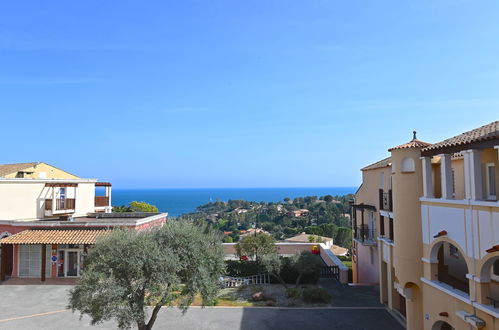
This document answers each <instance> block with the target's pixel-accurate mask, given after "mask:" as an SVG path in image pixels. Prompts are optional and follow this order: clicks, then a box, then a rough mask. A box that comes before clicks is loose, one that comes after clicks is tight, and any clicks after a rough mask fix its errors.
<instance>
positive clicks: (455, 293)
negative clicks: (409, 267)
mask: <svg viewBox="0 0 499 330" xmlns="http://www.w3.org/2000/svg"><path fill="white" fill-rule="evenodd" d="M421 282H423V283H425V284H428V285H429V286H432V287H434V288H435V289H438V290H440V291H442V292H444V293H447V294H448V295H450V296H452V297H454V298H456V299H459V300H461V301H462V302H465V303H467V304H470V305H471V300H470V296H469V295H468V294H466V293H464V292H463V291H460V290H457V289H454V288H453V287H451V286H450V285H447V284H445V283H442V282H439V281H431V280H429V279H427V278H425V277H421Z"/></svg>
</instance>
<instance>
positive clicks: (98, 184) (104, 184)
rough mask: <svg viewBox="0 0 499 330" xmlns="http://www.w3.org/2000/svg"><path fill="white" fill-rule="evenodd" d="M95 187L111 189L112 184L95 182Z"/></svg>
mask: <svg viewBox="0 0 499 330" xmlns="http://www.w3.org/2000/svg"><path fill="white" fill-rule="evenodd" d="M95 186H96V187H111V186H112V184H111V182H96V183H95Z"/></svg>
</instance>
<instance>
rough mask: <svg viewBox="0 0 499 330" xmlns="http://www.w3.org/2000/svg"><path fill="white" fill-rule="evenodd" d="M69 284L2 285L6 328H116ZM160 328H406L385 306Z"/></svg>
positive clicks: (212, 315) (222, 318)
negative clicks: (79, 306)
mask: <svg viewBox="0 0 499 330" xmlns="http://www.w3.org/2000/svg"><path fill="white" fill-rule="evenodd" d="M70 288H71V286H67V285H0V329H13V330H16V329H19V330H20V329H51V330H53V329H116V325H115V324H114V323H113V322H112V321H110V322H107V323H104V324H101V325H97V326H91V325H90V319H89V318H88V317H83V318H82V319H81V320H80V319H79V314H73V313H72V312H71V311H69V310H67V309H66V305H67V297H68V290H69V289H70ZM154 328H155V329H187V330H190V329H193V330H194V329H206V330H212V329H213V330H215V329H240V330H250V329H259V330H267V329H269V330H270V329H276V328H278V329H293V330H294V329H403V328H402V327H401V326H400V325H399V324H398V323H397V321H395V319H393V318H392V317H391V315H390V314H389V313H388V312H387V311H386V310H385V309H384V308H383V307H380V306H367V307H362V306H357V307H348V306H336V307H330V308H310V309H304V308H268V307H264V308H248V307H245V308H242V307H235V308H225V307H215V308H204V309H201V308H196V307H194V308H191V309H189V311H188V312H187V313H186V314H185V315H182V314H181V313H180V312H179V311H178V310H177V309H174V308H165V309H163V310H162V311H161V313H160V315H159V316H158V319H157V321H156V324H155V327H154Z"/></svg>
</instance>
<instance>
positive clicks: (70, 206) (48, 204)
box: [45, 198, 75, 211]
mask: <svg viewBox="0 0 499 330" xmlns="http://www.w3.org/2000/svg"><path fill="white" fill-rule="evenodd" d="M74 209H75V199H74V198H58V199H56V200H55V210H56V211H60V210H74ZM45 210H46V211H52V199H46V200H45Z"/></svg>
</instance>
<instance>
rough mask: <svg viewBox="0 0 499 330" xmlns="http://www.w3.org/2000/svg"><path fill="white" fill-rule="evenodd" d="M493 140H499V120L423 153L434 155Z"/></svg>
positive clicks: (441, 142) (447, 140)
mask: <svg viewBox="0 0 499 330" xmlns="http://www.w3.org/2000/svg"><path fill="white" fill-rule="evenodd" d="M491 140H499V120H498V121H494V122H492V123H489V124H487V125H484V126H481V127H478V128H475V129H473V130H471V131H467V132H464V133H462V134H459V135H456V136H454V137H451V138H450V139H446V140H443V141H440V142H438V143H435V144H433V145H431V146H428V147H426V148H424V149H423V152H427V153H430V152H431V153H432V154H434V152H433V151H437V150H441V149H444V148H452V147H462V148H463V149H464V148H465V147H466V146H467V145H470V144H472V143H476V142H483V141H491ZM498 144H499V143H498Z"/></svg>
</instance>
